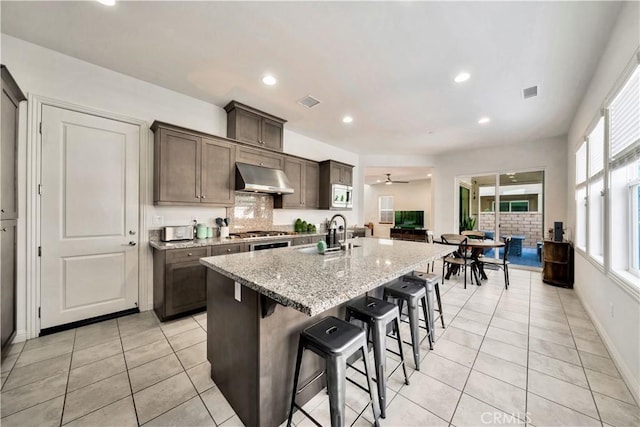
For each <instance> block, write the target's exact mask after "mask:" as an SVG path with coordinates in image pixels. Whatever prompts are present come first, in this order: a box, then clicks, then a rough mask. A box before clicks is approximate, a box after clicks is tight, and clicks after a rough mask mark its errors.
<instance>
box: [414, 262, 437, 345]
mask: <svg viewBox="0 0 640 427" xmlns="http://www.w3.org/2000/svg"><path fill="white" fill-rule="evenodd" d="M413 275H414V277H419V278H420V279H422V280H424V281H425V286H426V287H427V303H428V304H429V307H431V308H432V310H433V311H437V312H438V316H435V317H434V316H431V317H432V324H431V330H432V331H433V332H434V339H435V328H434V327H433V326H434V324H435V322H437V321H438V319H440V322H441V323H442V327H443V328H444V327H445V326H444V312H443V311H442V299H441V298H440V275H439V274H433V273H425V272H423V271H414V272H413ZM431 290H433V291H434V292H430V291H431ZM433 293H435V297H436V302H437V303H438V309H437V310H436V309H433Z"/></svg>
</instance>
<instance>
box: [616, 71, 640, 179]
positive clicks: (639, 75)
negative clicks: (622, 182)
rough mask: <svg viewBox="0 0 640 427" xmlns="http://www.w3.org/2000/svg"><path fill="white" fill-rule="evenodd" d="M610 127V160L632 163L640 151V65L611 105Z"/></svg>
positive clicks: (620, 164)
mask: <svg viewBox="0 0 640 427" xmlns="http://www.w3.org/2000/svg"><path fill="white" fill-rule="evenodd" d="M609 128H610V131H609V132H610V134H609V144H610V150H609V152H610V154H609V157H610V160H611V161H615V162H617V163H618V164H617V166H618V167H619V166H622V165H623V164H626V163H630V162H631V161H633V158H636V157H637V155H638V152H639V151H640V66H638V67H636V69H635V71H634V72H633V74H632V75H631V77H630V78H629V80H628V81H627V83H626V84H625V85H624V87H623V88H622V90H620V93H618V95H617V96H616V97H615V98H614V100H613V101H612V102H611V105H609ZM625 160H626V161H625Z"/></svg>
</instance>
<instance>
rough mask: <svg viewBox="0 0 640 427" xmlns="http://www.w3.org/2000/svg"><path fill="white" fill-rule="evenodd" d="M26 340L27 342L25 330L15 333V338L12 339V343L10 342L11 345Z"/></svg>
mask: <svg viewBox="0 0 640 427" xmlns="http://www.w3.org/2000/svg"><path fill="white" fill-rule="evenodd" d="M26 340H27V331H26V330H22V331H17V332H16V336H15V337H13V341H11V344H16V343H19V342H22V341H26Z"/></svg>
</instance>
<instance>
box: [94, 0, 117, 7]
mask: <svg viewBox="0 0 640 427" xmlns="http://www.w3.org/2000/svg"><path fill="white" fill-rule="evenodd" d="M97 2H98V3H102V4H103V5H105V6H113V5H114V4H116V0H97Z"/></svg>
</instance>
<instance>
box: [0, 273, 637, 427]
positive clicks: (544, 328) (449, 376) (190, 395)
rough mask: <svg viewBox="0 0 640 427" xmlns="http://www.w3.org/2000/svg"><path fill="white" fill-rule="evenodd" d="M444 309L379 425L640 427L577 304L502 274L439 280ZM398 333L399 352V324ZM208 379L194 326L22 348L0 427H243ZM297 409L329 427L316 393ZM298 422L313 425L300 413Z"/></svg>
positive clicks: (394, 380) (364, 406)
mask: <svg viewBox="0 0 640 427" xmlns="http://www.w3.org/2000/svg"><path fill="white" fill-rule="evenodd" d="M443 301H444V312H445V321H446V326H447V327H446V329H444V330H443V329H442V328H441V327H440V326H439V327H438V330H437V342H436V345H435V348H434V350H433V351H430V352H429V351H428V349H427V347H426V345H425V344H423V345H422V353H421V357H422V361H421V370H420V371H415V370H414V369H413V367H414V363H413V361H412V360H411V359H410V358H409V359H407V364H408V367H409V379H410V385H404V383H403V380H402V377H401V370H398V371H397V372H396V373H395V374H394V375H393V376H392V377H391V378H390V380H389V381H388V388H389V392H388V401H389V405H388V409H387V418H386V419H385V420H382V422H381V424H382V425H386V426H431V425H433V426H440V425H442V426H447V425H453V426H458V427H462V426H483V425H524V424H525V423H526V424H528V425H532V426H538V427H541V426H555V425H568V426H591V425H603V426H607V425H611V426H621V427H622V426H638V425H639V424H640V410H639V409H638V406H637V405H636V403H635V402H634V399H633V397H632V395H631V393H630V392H629V390H628V389H627V387H626V386H625V384H624V382H623V381H622V379H621V378H620V374H619V373H618V371H617V369H616V367H615V365H614V364H613V362H612V361H611V359H610V357H609V354H608V353H607V350H606V348H605V346H604V345H603V343H602V341H601V339H600V337H599V336H598V333H597V332H596V330H595V328H594V326H593V324H592V323H591V321H590V320H589V317H588V316H587V314H586V313H585V311H584V309H583V307H582V305H581V304H580V302H579V300H578V299H577V297H576V295H575V292H574V291H572V290H567V289H560V288H555V287H551V286H548V285H545V284H543V283H542V281H541V278H540V273H538V272H530V271H524V270H516V269H512V272H511V287H510V288H509V290H508V291H505V290H504V286H503V279H502V274H501V273H500V272H490V273H489V279H488V280H487V281H486V282H485V283H483V286H481V287H476V286H469V287H468V288H467V289H463V287H462V283H461V281H459V280H458V279H457V278H455V279H454V280H451V281H447V282H446V283H445V284H444V286H443ZM402 333H403V335H404V337H405V339H407V340H408V337H409V335H408V330H407V328H406V326H405V325H403V327H402ZM391 345H392V344H391V342H390V346H391ZM406 350H408V347H407V348H406ZM405 354H411V353H408V352H405ZM394 362H395V358H394V357H393V356H390V357H389V358H388V364H389V366H390V367H391V368H392V367H393V366H392V364H393V363H394ZM360 363H361V362H360ZM209 369H210V366H209V363H208V362H207V359H206V314H204V313H203V314H198V315H195V316H189V317H186V318H183V319H180V320H177V321H173V322H168V323H159V322H158V320H157V319H156V317H155V316H154V315H153V313H152V312H145V313H140V314H137V315H133V316H128V317H123V318H120V319H117V320H110V321H106V322H103V323H99V324H95V325H91V326H85V327H82V328H78V329H75V330H70V331H66V332H61V333H58V334H54V335H50V336H46V337H42V338H38V339H34V340H30V341H28V342H27V343H20V344H15V345H13V346H12V347H11V348H10V349H9V351H8V354H7V355H6V356H5V358H4V359H3V360H2V377H1V378H2V392H1V394H0V399H1V408H0V414H1V417H2V418H1V420H0V423H1V424H2V426H3V427H4V426H49V425H51V426H59V425H69V426H129V425H131V426H135V425H148V426H215V425H220V426H235V425H241V422H240V420H239V419H238V417H237V416H236V415H235V413H234V411H233V409H232V408H231V407H230V406H229V404H228V403H227V401H226V400H225V399H224V397H223V396H222V394H221V393H220V391H219V390H218V388H217V387H216V386H215V384H214V383H213V382H212V380H211V379H210V378H209ZM292 369H293V367H292ZM358 375H359V374H357V373H355V371H353V370H350V372H349V376H350V377H353V378H354V379H357V378H358ZM347 395H348V396H347V421H348V423H349V424H353V425H371V421H370V420H371V418H372V416H371V412H370V407H369V406H368V401H367V395H366V393H364V392H362V391H361V390H359V389H358V388H356V387H355V386H352V385H351V384H349V385H348V389H347ZM305 409H307V410H308V411H309V412H311V413H312V414H313V415H314V416H315V417H317V419H318V420H320V421H321V422H322V423H323V425H328V416H329V409H328V402H327V396H326V395H325V394H324V393H320V394H319V395H317V396H316V397H315V398H314V399H312V401H310V402H309V403H308V404H307V405H306V407H305ZM294 423H295V424H296V425H298V426H306V425H312V424H311V422H310V420H308V419H306V418H305V417H304V416H302V414H300V413H296V414H295V417H294Z"/></svg>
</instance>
